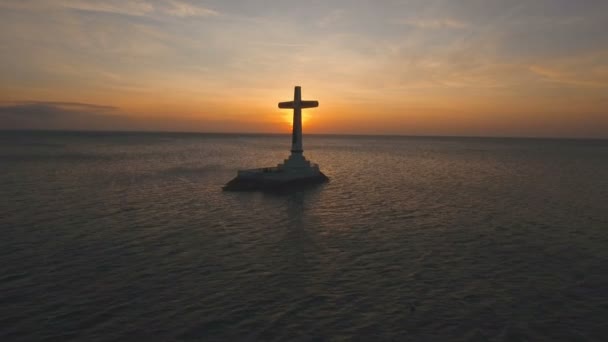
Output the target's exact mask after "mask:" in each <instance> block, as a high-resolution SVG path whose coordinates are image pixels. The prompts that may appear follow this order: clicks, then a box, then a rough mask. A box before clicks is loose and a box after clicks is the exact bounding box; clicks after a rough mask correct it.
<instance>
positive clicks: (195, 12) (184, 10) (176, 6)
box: [165, 0, 219, 18]
mask: <svg viewBox="0 0 608 342" xmlns="http://www.w3.org/2000/svg"><path fill="white" fill-rule="evenodd" d="M166 6H167V7H166V8H165V12H166V13H168V14H170V15H173V16H176V17H182V18H183V17H209V16H216V15H219V12H217V11H214V10H212V9H209V8H206V7H202V6H195V5H193V4H190V3H186V2H183V1H177V0H170V1H168V2H167V5H166Z"/></svg>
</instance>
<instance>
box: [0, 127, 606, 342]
mask: <svg viewBox="0 0 608 342" xmlns="http://www.w3.org/2000/svg"><path fill="white" fill-rule="evenodd" d="M290 142H291V139H290V137H289V136H288V135H253V134H195V133H191V134H190V133H130V132H59V131H57V132H44V131H12V132H11V131H4V132H0V341H350V340H353V341H607V340H608V140H568V139H514V138H461V137H400V136H332V135H306V136H305V137H304V150H305V151H304V154H305V156H306V157H307V158H308V159H309V160H311V161H313V162H315V163H318V164H319V165H320V167H321V170H322V171H323V172H324V173H325V174H326V175H327V176H328V177H329V178H330V181H329V182H328V183H326V184H323V185H319V186H315V187H311V188H308V189H297V190H294V191H291V192H290V191H285V192H278V193H260V192H248V193H234V192H223V191H222V186H223V185H224V184H225V183H227V182H228V181H230V180H231V179H232V178H233V177H234V176H236V173H237V170H238V169H243V168H255V167H265V166H274V165H276V164H278V163H280V162H282V160H283V159H285V158H287V157H288V155H289V148H290Z"/></svg>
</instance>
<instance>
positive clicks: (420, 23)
mask: <svg viewBox="0 0 608 342" xmlns="http://www.w3.org/2000/svg"><path fill="white" fill-rule="evenodd" d="M396 23H397V24H401V25H406V26H411V27H415V28H418V29H427V30H439V29H465V28H467V27H469V26H470V25H469V24H468V23H466V22H464V21H460V20H456V19H449V18H445V19H423V18H412V19H404V20H397V21H396Z"/></svg>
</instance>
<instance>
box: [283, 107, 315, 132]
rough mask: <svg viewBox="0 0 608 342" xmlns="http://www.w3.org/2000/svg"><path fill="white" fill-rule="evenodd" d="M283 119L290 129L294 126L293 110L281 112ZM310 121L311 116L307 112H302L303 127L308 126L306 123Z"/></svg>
mask: <svg viewBox="0 0 608 342" xmlns="http://www.w3.org/2000/svg"><path fill="white" fill-rule="evenodd" d="M281 121H283V122H284V123H285V124H286V125H287V127H289V129H291V128H292V127H293V112H292V111H289V112H285V113H282V114H281ZM309 121H310V116H309V115H308V114H307V113H306V112H304V111H303V112H302V127H306V124H307V123H308V122H309Z"/></svg>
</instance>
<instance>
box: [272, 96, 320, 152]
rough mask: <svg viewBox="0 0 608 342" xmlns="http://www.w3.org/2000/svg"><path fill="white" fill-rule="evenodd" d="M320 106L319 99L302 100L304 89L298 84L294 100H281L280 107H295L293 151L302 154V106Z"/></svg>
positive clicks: (292, 133) (292, 135)
mask: <svg viewBox="0 0 608 342" xmlns="http://www.w3.org/2000/svg"><path fill="white" fill-rule="evenodd" d="M314 107H319V102H318V101H302V90H301V88H300V86H296V87H295V89H294V92H293V101H289V102H279V108H284V109H285V108H289V109H293V129H292V132H291V153H300V154H302V152H303V150H302V108H314Z"/></svg>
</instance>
